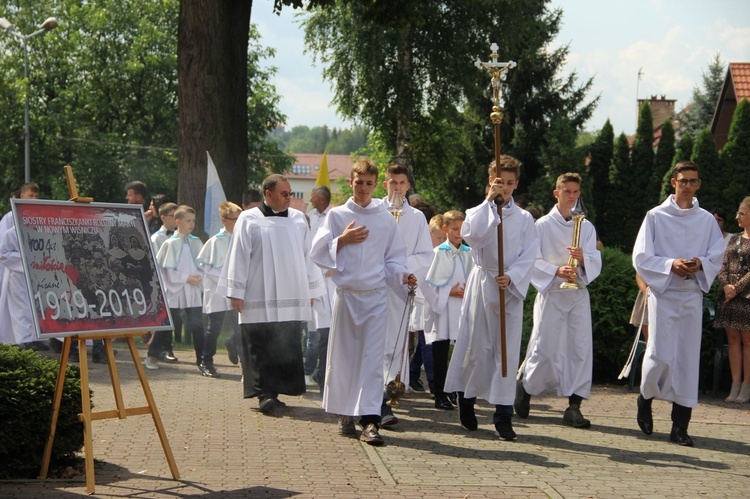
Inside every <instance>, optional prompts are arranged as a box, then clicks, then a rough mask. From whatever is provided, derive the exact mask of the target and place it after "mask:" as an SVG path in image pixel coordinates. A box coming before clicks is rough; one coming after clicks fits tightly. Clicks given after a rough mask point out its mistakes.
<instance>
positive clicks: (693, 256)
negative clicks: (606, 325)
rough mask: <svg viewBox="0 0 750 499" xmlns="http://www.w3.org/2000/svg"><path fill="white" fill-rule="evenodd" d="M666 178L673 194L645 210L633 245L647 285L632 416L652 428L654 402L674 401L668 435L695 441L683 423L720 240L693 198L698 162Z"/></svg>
mask: <svg viewBox="0 0 750 499" xmlns="http://www.w3.org/2000/svg"><path fill="white" fill-rule="evenodd" d="M670 182H671V184H672V187H673V188H674V190H675V193H674V194H673V195H670V196H669V197H668V198H667V199H666V200H665V201H664V202H663V203H662V204H661V205H659V206H657V207H656V208H653V209H651V210H650V211H649V212H648V213H647V214H646V218H645V219H644V220H643V224H642V225H641V229H640V231H639V232H638V237H637V238H636V241H635V246H634V247H633V266H634V267H635V270H636V272H637V273H638V274H639V275H640V276H641V277H643V280H644V281H646V282H647V283H648V284H649V290H650V293H649V295H648V324H649V338H648V345H647V346H646V354H645V355H644V357H643V368H642V378H641V390H640V394H639V395H638V403H637V406H638V414H637V418H636V420H637V422H638V426H639V427H640V428H641V430H642V431H643V433H645V434H646V435H650V434H651V433H652V432H653V429H654V420H653V416H652V413H651V402H652V401H653V399H654V398H659V399H662V400H666V401H669V402H672V430H671V432H670V435H669V440H670V441H671V442H674V443H676V444H679V445H683V446H688V447H692V446H693V440H692V439H691V438H690V436H689V435H688V433H687V429H688V424H689V423H690V417H691V415H692V410H693V407H695V406H697V405H698V365H699V362H700V347H701V327H702V316H703V293H707V292H708V290H709V288H710V287H711V283H712V282H713V280H714V278H715V277H716V275H717V273H718V272H719V269H720V267H721V262H722V257H723V253H724V251H723V250H724V245H723V237H722V234H721V230H720V229H719V226H718V225H717V224H716V220H714V217H713V216H712V215H711V214H710V213H708V212H707V211H706V210H704V209H702V208H701V207H700V206H699V204H698V200H697V199H696V198H695V197H694V195H695V193H696V192H697V191H698V189H699V188H700V185H701V180H700V176H699V174H698V166H697V165H696V164H694V163H692V162H690V161H682V162H680V163H678V164H677V165H676V166H675V168H674V173H673V174H672V180H671V181H670Z"/></svg>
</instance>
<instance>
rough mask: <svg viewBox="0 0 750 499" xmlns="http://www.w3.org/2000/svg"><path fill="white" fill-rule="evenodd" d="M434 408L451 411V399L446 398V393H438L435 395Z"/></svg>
mask: <svg viewBox="0 0 750 499" xmlns="http://www.w3.org/2000/svg"><path fill="white" fill-rule="evenodd" d="M435 408H436V409H443V410H445V411H452V410H453V404H451V401H450V400H448V396H447V395H438V396H437V397H435Z"/></svg>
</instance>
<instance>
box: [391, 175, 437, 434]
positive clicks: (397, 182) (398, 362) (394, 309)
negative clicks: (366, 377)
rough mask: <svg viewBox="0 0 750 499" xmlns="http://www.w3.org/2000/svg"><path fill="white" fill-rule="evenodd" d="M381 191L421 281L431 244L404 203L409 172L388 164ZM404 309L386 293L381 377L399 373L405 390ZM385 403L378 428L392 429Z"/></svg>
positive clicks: (424, 228) (417, 216) (393, 420)
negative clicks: (385, 324) (383, 355)
mask: <svg viewBox="0 0 750 499" xmlns="http://www.w3.org/2000/svg"><path fill="white" fill-rule="evenodd" d="M383 187H385V188H386V190H387V191H388V197H386V198H384V199H383V204H384V205H385V207H386V209H387V210H388V211H390V212H391V214H392V215H393V217H394V218H395V219H396V226H397V227H398V231H399V233H400V234H401V238H402V239H403V241H404V244H405V245H406V267H407V268H408V269H409V270H410V271H411V272H413V273H414V275H415V276H416V278H417V280H422V279H424V276H425V275H426V274H427V270H428V269H429V268H430V264H431V263H432V244H431V240H430V229H429V227H428V225H427V220H426V219H425V217H424V215H423V214H422V212H420V211H419V210H417V209H416V208H414V207H412V206H410V205H409V203H407V202H406V201H405V200H406V193H407V192H409V189H411V183H410V182H409V169H408V168H407V167H406V166H404V165H402V164H399V163H392V164H390V165H389V166H388V168H387V169H386V173H385V180H384V181H383ZM405 308H406V301H405V299H404V297H402V296H401V295H400V294H399V293H396V292H395V291H393V290H391V291H389V293H388V325H387V326H386V335H385V338H384V341H385V359H384V360H383V373H384V376H385V382H386V383H388V382H389V381H391V380H393V379H394V378H395V377H396V375H397V374H398V373H399V372H400V373H401V381H403V382H404V384H406V385H407V386H408V385H409V384H410V382H409V368H408V365H409V345H408V341H403V339H404V338H405V337H406V338H407V339H408V334H407V332H406V331H404V329H408V324H402V323H401V321H402V317H403V315H404V310H405ZM402 341H403V343H401V342H402ZM397 343H399V344H397ZM387 400H388V397H387V396H386V395H385V393H384V394H383V404H382V406H381V408H380V410H381V416H382V418H383V419H382V425H383V426H392V425H395V424H397V423H398V419H397V418H396V416H395V415H394V414H393V411H392V410H391V407H390V406H389V405H387V404H386V401H387Z"/></svg>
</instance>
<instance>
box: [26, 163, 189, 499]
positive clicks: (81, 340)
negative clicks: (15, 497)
mask: <svg viewBox="0 0 750 499" xmlns="http://www.w3.org/2000/svg"><path fill="white" fill-rule="evenodd" d="M65 178H66V180H67V182H68V190H69V191H70V197H71V199H70V200H71V201H75V202H79V203H90V202H92V201H93V199H91V198H81V197H79V196H78V190H77V188H76V185H75V179H74V178H73V171H72V169H71V168H70V166H65ZM144 333H145V331H119V332H108V333H102V334H99V335H96V334H91V335H89V334H86V335H85V336H81V335H75V336H67V337H66V338H65V339H64V341H63V348H62V353H61V356H60V370H59V372H58V374H57V384H56V385H55V397H54V402H53V404H52V423H51V428H50V434H49V439H48V440H47V445H46V446H45V448H44V458H43V460H42V470H41V472H40V474H39V476H40V478H42V479H44V478H47V472H48V471H49V463H50V458H51V456H52V445H53V443H54V441H55V430H56V428H57V418H58V416H59V414H60V403H61V401H62V392H63V388H64V386H65V370H66V367H67V365H68V357H69V354H70V347H71V345H72V343H73V341H74V340H76V341H78V352H79V355H80V364H79V365H80V368H81V406H82V410H83V412H81V413H80V414H78V419H79V421H82V422H83V449H84V455H85V459H86V468H85V469H86V492H87V493H88V494H93V493H94V490H95V486H96V482H95V478H94V446H93V438H92V433H91V422H92V421H95V420H100V419H114V418H119V419H125V418H126V417H128V416H139V415H142V414H151V417H152V418H153V420H154V425H155V426H156V432H157V433H158V434H159V440H160V441H161V446H162V448H163V449H164V455H165V456H166V457H167V463H168V464H169V470H170V471H171V472H172V478H174V479H175V480H178V479H179V478H180V472H179V471H178V470H177V464H176V463H175V460H174V455H173V454H172V448H171V447H170V446H169V440H168V439H167V434H166V432H165V431H164V425H163V424H162V421H161V416H159V411H158V410H157V408H156V403H155V402H154V396H153V394H152V393H151V388H150V387H149V385H148V379H147V378H146V371H145V370H144V369H143V364H141V358H140V355H139V354H138V349H137V348H136V346H135V341H134V340H133V338H134V337H135V336H141V335H143V334H144ZM115 338H124V339H125V340H126V341H127V345H128V349H129V350H130V356H131V357H132V358H133V365H135V370H136V372H137V373H138V379H140V381H141V387H142V388H143V394H144V395H145V397H146V405H145V406H143V407H133V408H127V407H125V403H124V401H123V398H122V390H121V388H120V377H119V375H118V373H117V364H115V354H114V350H113V349H112V340H113V339H115ZM86 340H104V349H105V352H106V355H107V367H108V368H109V377H110V380H111V381H112V390H113V391H114V395H115V406H116V409H113V410H109V411H99V412H91V399H90V397H89V368H88V358H87V356H86Z"/></svg>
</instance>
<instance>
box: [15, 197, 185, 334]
mask: <svg viewBox="0 0 750 499" xmlns="http://www.w3.org/2000/svg"><path fill="white" fill-rule="evenodd" d="M11 208H12V211H13V218H14V220H15V224H16V234H17V236H18V243H19V250H20V253H21V257H22V260H23V265H24V269H25V271H26V283H27V286H28V290H29V299H30V303H31V309H32V316H33V319H34V326H35V328H36V334H37V337H38V338H39V339H47V338H53V337H64V336H71V335H80V336H85V335H87V334H94V333H96V334H98V335H101V334H102V333H107V332H108V331H111V332H113V334H114V333H117V334H122V332H124V331H125V332H127V331H143V330H149V331H160V330H171V329H172V321H171V317H170V315H169V307H168V306H167V303H166V299H165V295H164V292H163V289H164V288H163V286H162V280H161V275H160V272H159V268H158V266H157V265H156V257H155V255H154V252H153V248H152V247H151V244H150V240H149V233H148V230H147V228H146V227H147V226H146V220H145V216H144V213H143V208H142V207H141V206H139V205H128V204H113V203H85V204H81V203H71V202H66V201H44V200H32V199H12V200H11Z"/></svg>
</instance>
